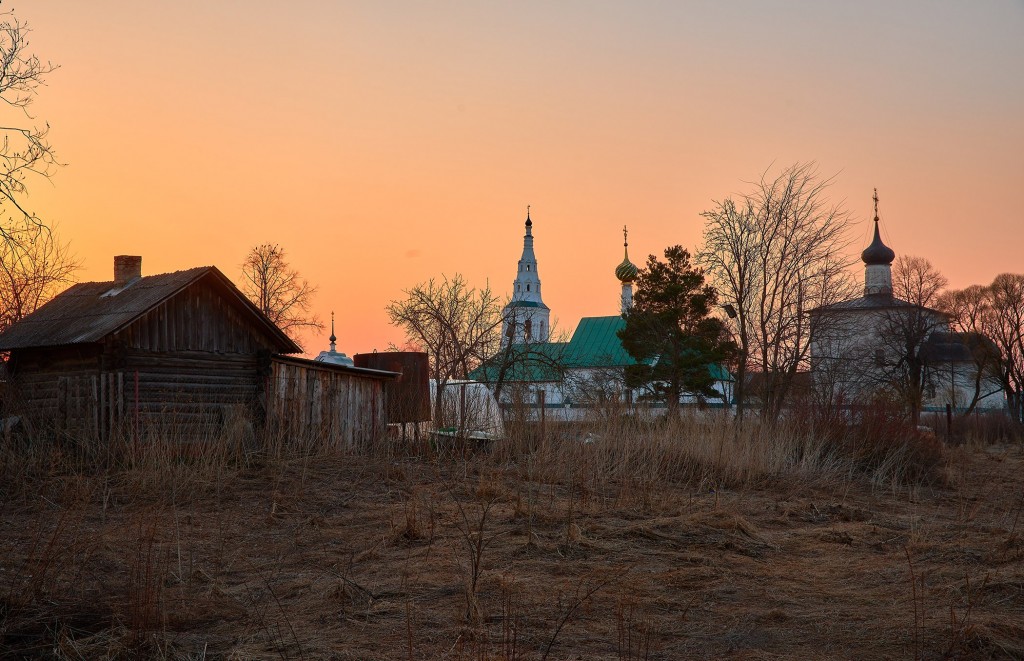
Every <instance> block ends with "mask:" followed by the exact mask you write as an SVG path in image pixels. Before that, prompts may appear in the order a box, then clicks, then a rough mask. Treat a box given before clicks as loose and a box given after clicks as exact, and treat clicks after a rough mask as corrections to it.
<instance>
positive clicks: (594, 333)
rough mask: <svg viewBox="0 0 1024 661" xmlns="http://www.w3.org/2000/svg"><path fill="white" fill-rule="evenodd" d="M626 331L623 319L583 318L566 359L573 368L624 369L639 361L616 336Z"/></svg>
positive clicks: (570, 344)
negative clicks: (627, 351) (621, 331)
mask: <svg viewBox="0 0 1024 661" xmlns="http://www.w3.org/2000/svg"><path fill="white" fill-rule="evenodd" d="M625 327H626V321H625V320H624V319H623V318H622V317H583V318H582V319H580V323H579V325H578V326H577V327H576V332H575V333H573V334H572V340H570V341H569V347H568V349H567V350H566V358H567V359H568V364H569V366H570V367H583V368H586V367H625V366H626V365H634V364H636V361H635V360H633V357H632V356H630V355H629V354H628V353H626V350H625V349H623V348H622V340H620V339H619V336H618V335H617V334H616V333H618V332H619V331H620V330H622V329H623V328H625Z"/></svg>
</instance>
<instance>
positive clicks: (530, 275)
mask: <svg viewBox="0 0 1024 661" xmlns="http://www.w3.org/2000/svg"><path fill="white" fill-rule="evenodd" d="M525 228H526V233H525V234H524V235H523V254H522V256H521V257H520V258H519V264H518V267H517V269H516V279H515V281H514V282H513V283H512V297H511V299H512V300H511V301H509V304H508V305H507V306H506V307H505V321H504V322H503V325H504V326H505V332H504V333H503V334H502V336H503V338H504V340H503V341H509V340H511V341H513V342H516V343H519V342H524V341H534V342H546V341H547V338H548V330H549V324H548V321H549V316H550V310H549V308H548V306H546V305H544V300H543V299H542V298H541V290H540V275H539V274H538V271H537V256H536V255H535V254H534V252H533V239H534V237H533V219H532V218H531V217H530V206H529V205H527V206H526V222H525Z"/></svg>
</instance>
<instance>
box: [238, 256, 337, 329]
mask: <svg viewBox="0 0 1024 661" xmlns="http://www.w3.org/2000/svg"><path fill="white" fill-rule="evenodd" d="M241 289H242V292H243V293H244V294H245V295H246V296H247V297H248V298H249V300H250V301H252V302H253V303H254V304H255V305H256V307H258V308H259V309H260V311H261V312H263V314H265V315H267V316H268V317H270V320H271V321H273V322H274V323H275V324H276V325H277V327H278V328H280V329H281V330H283V331H284V332H285V333H287V334H288V336H289V337H291V338H292V339H293V340H294V339H295V336H296V334H297V333H298V331H301V330H303V329H307V328H308V329H321V328H323V327H324V325H323V323H322V322H321V321H320V319H318V318H317V316H316V315H315V314H313V313H312V312H311V311H310V306H311V305H312V302H313V295H314V294H316V292H317V288H316V287H315V286H313V285H311V284H309V281H308V280H305V279H304V278H303V277H302V276H300V275H299V272H298V271H296V270H295V269H293V268H291V267H290V266H289V265H288V262H287V261H285V252H284V249H283V248H281V247H280V246H279V245H277V244H273V243H263V244H260V245H258V246H255V247H253V248H252V250H250V251H249V254H248V255H246V256H245V261H244V262H242V287H241Z"/></svg>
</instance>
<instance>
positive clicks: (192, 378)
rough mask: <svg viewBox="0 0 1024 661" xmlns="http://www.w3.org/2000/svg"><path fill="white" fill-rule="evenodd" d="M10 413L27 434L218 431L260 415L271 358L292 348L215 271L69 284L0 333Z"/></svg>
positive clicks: (125, 272)
mask: <svg viewBox="0 0 1024 661" xmlns="http://www.w3.org/2000/svg"><path fill="white" fill-rule="evenodd" d="M0 351H3V352H9V358H8V363H7V367H8V372H9V375H10V378H11V384H10V385H11V386H13V387H11V388H9V395H8V401H7V402H6V406H7V409H8V412H9V413H15V414H19V415H22V416H24V417H26V418H27V419H28V421H29V423H30V425H31V427H32V428H33V429H34V430H36V431H50V430H52V431H55V432H57V433H60V434H68V435H74V436H79V437H81V436H92V437H106V436H107V435H108V434H111V433H124V432H125V431H130V432H131V433H133V434H140V433H146V432H148V431H150V430H152V429H159V430H160V431H166V430H174V431H177V432H181V433H183V434H187V435H188V436H189V437H192V438H194V437H195V436H196V435H197V434H209V433H216V432H218V431H219V430H220V429H221V427H222V426H223V424H224V423H225V421H226V420H227V419H228V418H230V417H231V416H234V415H239V414H244V415H249V416H255V418H256V419H257V420H261V419H262V417H263V416H264V415H265V412H266V405H267V402H266V400H265V399H264V396H265V393H266V383H267V380H268V379H269V378H270V376H271V374H272V370H273V368H272V357H273V356H274V355H275V354H288V353H296V352H299V351H300V348H299V347H298V345H296V344H295V342H293V341H292V340H291V339H289V338H288V336H287V335H285V334H284V332H282V331H281V330H280V329H279V328H278V327H277V326H275V325H274V324H273V322H271V321H270V319H268V318H267V317H266V316H265V315H264V314H262V313H261V312H260V311H259V309H258V308H256V306H254V305H253V304H252V303H251V302H250V301H249V300H248V299H247V298H246V297H245V296H244V295H243V294H242V293H241V292H240V291H239V290H238V289H237V288H236V287H235V286H234V284H232V282H231V281H230V280H229V279H228V278H227V277H225V276H224V274H223V273H221V272H220V271H219V270H217V268H216V267H212V266H204V267H199V268H193V269H188V270H186V271H177V272H174V273H165V274H161V275H152V276H147V277H142V258H141V257H136V256H119V257H115V258H114V280H113V281H110V282H88V283H81V284H77V285H74V286H73V287H71V288H70V289H68V290H66V291H65V292H63V293H62V294H60V295H59V296H57V297H56V298H54V299H53V300H52V301H50V302H49V303H47V304H46V305H44V306H42V307H41V308H39V310H37V311H36V312H34V313H33V314H31V315H29V316H27V317H25V318H24V319H22V320H21V321H19V322H18V323H16V324H14V325H12V326H11V327H10V328H9V329H7V331H6V332H4V333H3V334H2V335H0Z"/></svg>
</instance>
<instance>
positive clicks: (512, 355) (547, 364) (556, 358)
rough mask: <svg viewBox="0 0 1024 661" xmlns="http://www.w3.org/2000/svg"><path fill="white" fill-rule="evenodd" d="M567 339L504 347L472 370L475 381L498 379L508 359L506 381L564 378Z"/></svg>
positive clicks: (472, 377) (536, 380) (559, 379)
mask: <svg viewBox="0 0 1024 661" xmlns="http://www.w3.org/2000/svg"><path fill="white" fill-rule="evenodd" d="M567 346H568V343H567V342H537V343H535V344H513V345H512V346H511V347H505V348H503V349H501V351H499V352H498V353H496V354H495V355H494V356H492V357H491V358H490V359H488V360H487V361H486V362H485V363H484V364H482V365H480V366H479V367H477V368H476V369H475V370H473V371H472V372H470V373H469V378H470V379H473V380H474V381H483V382H485V383H494V382H495V381H497V380H498V374H499V373H500V371H501V366H502V363H503V362H505V361H507V365H508V366H507V368H506V371H505V381H510V382H538V381H561V380H562V373H561V372H562V370H561V367H563V366H566V359H565V351H566V347H567Z"/></svg>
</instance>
